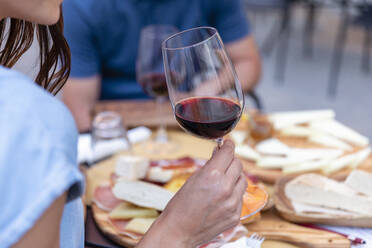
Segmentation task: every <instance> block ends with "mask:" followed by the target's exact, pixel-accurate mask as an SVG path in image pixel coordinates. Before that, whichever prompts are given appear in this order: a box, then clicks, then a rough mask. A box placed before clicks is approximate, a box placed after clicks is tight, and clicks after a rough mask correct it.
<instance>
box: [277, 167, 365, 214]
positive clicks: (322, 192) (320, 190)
mask: <svg viewBox="0 0 372 248" xmlns="http://www.w3.org/2000/svg"><path fill="white" fill-rule="evenodd" d="M284 190H285V194H286V196H287V197H288V198H289V199H290V200H291V201H296V202H300V203H304V204H309V205H313V206H319V207H325V208H330V209H341V210H344V211H349V212H353V213H357V214H360V215H363V216H372V200H371V199H369V198H367V197H362V196H360V195H359V194H358V193H357V192H356V191H355V190H353V189H351V188H350V187H348V186H347V185H345V184H344V183H340V182H337V181H334V180H331V179H329V178H327V177H325V176H321V175H318V174H305V175H301V176H299V177H297V178H295V179H293V180H292V181H290V182H289V183H287V184H286V186H285V189H284Z"/></svg>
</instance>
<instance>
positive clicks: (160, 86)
mask: <svg viewBox="0 0 372 248" xmlns="http://www.w3.org/2000/svg"><path fill="white" fill-rule="evenodd" d="M138 83H139V84H140V85H141V86H142V89H143V91H145V93H146V94H147V95H149V96H152V97H156V96H167V95H168V89H167V82H166V80H165V75H164V74H163V73H153V74H147V75H145V76H143V77H140V78H139V80H138Z"/></svg>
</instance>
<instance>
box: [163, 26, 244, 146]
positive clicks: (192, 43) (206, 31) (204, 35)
mask: <svg viewBox="0 0 372 248" xmlns="http://www.w3.org/2000/svg"><path fill="white" fill-rule="evenodd" d="M162 50H163V60H164V71H165V75H166V79H167V85H168V91H169V98H170V100H171V102H172V106H173V110H174V114H175V116H176V120H177V121H178V123H179V124H180V126H181V127H182V128H183V129H184V130H186V131H187V132H189V133H191V134H193V135H196V136H199V137H202V138H207V139H216V140H218V142H219V143H220V142H221V140H222V137H223V136H224V135H226V134H227V133H229V132H230V131H231V130H232V129H233V128H234V127H235V125H236V124H237V122H238V121H239V119H240V116H241V114H242V110H243V108H244V97H243V92H242V88H241V85H240V82H239V80H238V78H237V76H236V72H235V69H234V66H233V65H232V63H231V61H230V59H229V57H228V55H227V53H226V51H225V48H224V45H223V43H222V40H221V38H220V36H219V34H218V32H217V30H216V29H215V28H211V27H200V28H194V29H189V30H186V31H183V32H180V33H177V34H174V35H172V36H171V37H169V38H168V39H166V40H165V41H164V42H163V44H162Z"/></svg>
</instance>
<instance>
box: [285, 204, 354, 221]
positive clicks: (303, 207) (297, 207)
mask: <svg viewBox="0 0 372 248" xmlns="http://www.w3.org/2000/svg"><path fill="white" fill-rule="evenodd" d="M291 204H292V207H293V209H294V211H295V212H296V213H317V214H324V215H327V216H329V215H332V216H337V217H344V218H345V217H346V218H347V217H353V216H357V214H355V213H352V212H348V211H344V210H337V209H331V208H325V207H318V206H313V205H310V204H304V203H301V202H297V201H291Z"/></svg>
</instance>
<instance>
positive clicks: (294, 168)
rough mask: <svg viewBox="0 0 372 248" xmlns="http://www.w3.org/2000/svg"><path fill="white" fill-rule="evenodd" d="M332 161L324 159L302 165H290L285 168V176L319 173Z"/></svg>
mask: <svg viewBox="0 0 372 248" xmlns="http://www.w3.org/2000/svg"><path fill="white" fill-rule="evenodd" d="M330 161H331V160H329V159H323V160H317V161H308V162H304V163H300V164H295V165H290V166H286V167H284V168H283V173H284V174H291V173H303V172H309V171H318V170H321V169H322V168H323V167H325V166H327V165H328V164H329V163H330Z"/></svg>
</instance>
